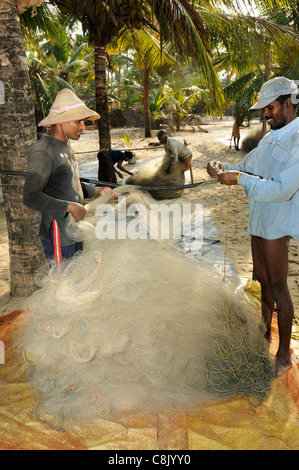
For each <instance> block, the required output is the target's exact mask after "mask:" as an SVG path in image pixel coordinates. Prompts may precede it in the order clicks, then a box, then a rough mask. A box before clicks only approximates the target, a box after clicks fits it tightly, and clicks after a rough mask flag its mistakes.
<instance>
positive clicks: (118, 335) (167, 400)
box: [18, 187, 274, 424]
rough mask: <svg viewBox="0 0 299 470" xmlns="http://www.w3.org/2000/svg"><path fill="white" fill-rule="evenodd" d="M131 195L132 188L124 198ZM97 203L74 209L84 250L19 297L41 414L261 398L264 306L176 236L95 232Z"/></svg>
mask: <svg viewBox="0 0 299 470" xmlns="http://www.w3.org/2000/svg"><path fill="white" fill-rule="evenodd" d="M125 190H126V187H124V188H123V191H125ZM105 197H106V199H105ZM138 197H141V195H140V192H139V191H134V188H131V193H130V199H129V201H130V204H131V203H132V201H134V200H137V201H139V202H140V199H138ZM142 200H143V201H144V200H145V197H144V195H142ZM105 203H107V196H104V197H103V198H100V199H99V200H96V201H93V203H91V205H90V206H89V210H90V214H91V217H90V219H89V220H85V221H82V222H79V223H77V224H76V223H75V222H74V221H72V220H71V219H70V224H69V230H70V231H72V233H73V236H74V238H75V239H84V249H83V252H81V253H79V254H77V255H76V256H75V257H74V258H73V259H72V260H69V261H65V262H64V264H63V266H62V267H61V269H57V267H55V266H53V267H52V268H51V269H50V270H49V269H48V268H45V269H44V270H42V271H41V272H40V273H39V277H38V282H39V286H40V288H39V289H38V290H37V291H36V292H35V293H34V294H33V295H32V296H31V298H30V299H28V302H27V305H26V308H27V309H28V311H30V312H31V314H30V317H29V319H28V321H27V322H25V325H24V326H23V327H22V328H21V330H20V334H19V338H18V349H19V351H21V352H22V355H23V358H24V363H25V365H26V367H27V370H28V377H29V381H30V383H31V384H32V387H33V390H34V392H35V396H36V401H37V410H39V411H38V414H39V413H43V414H45V415H46V416H50V417H56V418H55V419H57V420H58V419H61V420H62V422H63V423H64V424H67V423H68V422H75V423H77V422H84V421H87V422H90V421H93V420H95V419H97V418H102V419H103V418H105V417H111V416H113V415H116V414H120V413H124V412H131V411H146V412H150V413H156V412H159V411H167V410H171V411H182V410H187V409H191V408H192V407H194V406H196V405H198V404H199V403H200V402H201V400H205V399H207V398H224V397H225V398H227V397H232V396H236V395H238V394H243V395H244V396H245V397H246V398H247V399H248V400H252V401H253V402H255V403H257V402H258V403H259V402H260V401H262V400H263V399H265V398H266V397H267V394H268V392H269V391H270V380H271V378H273V376H274V367H273V362H272V360H271V358H270V356H269V352H268V344H267V342H266V341H265V339H264V326H263V324H262V323H261V320H260V316H259V315H258V314H257V312H256V310H255V309H253V308H252V307H251V306H249V305H248V304H247V303H246V302H244V300H243V298H242V293H241V292H240V291H239V290H238V289H237V285H236V284H233V283H232V282H230V283H229V284H227V283H224V282H223V280H222V278H221V277H219V276H218V275H217V274H216V273H215V272H214V271H213V266H208V265H207V264H205V263H202V262H199V261H198V260H195V259H194V258H193V257H190V256H187V255H186V254H184V253H182V252H180V251H179V250H178V249H177V247H176V243H175V242H174V241H172V242H169V243H168V242H167V241H164V242H162V241H161V240H159V239H150V238H147V239H135V240H133V239H129V238H128V237H126V238H125V239H119V238H115V239H102V240H100V239H99V238H98V237H97V236H96V230H95V224H96V220H98V216H95V215H94V209H95V207H96V206H98V209H97V213H99V210H100V209H101V208H102V207H103V204H105ZM127 204H128V202H127ZM111 207H114V209H115V212H117V211H118V210H119V207H118V204H117V202H112V203H111ZM132 217H133V216H132ZM136 217H137V215H136ZM115 219H117V217H116V218H115Z"/></svg>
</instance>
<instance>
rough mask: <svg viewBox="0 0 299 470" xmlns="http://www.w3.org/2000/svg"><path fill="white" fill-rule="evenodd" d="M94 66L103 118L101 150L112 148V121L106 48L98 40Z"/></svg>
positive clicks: (100, 127)
mask: <svg viewBox="0 0 299 470" xmlns="http://www.w3.org/2000/svg"><path fill="white" fill-rule="evenodd" d="M94 66H95V84H96V110H97V112H98V113H99V115H100V116H101V119H99V120H98V128H99V139H100V148H101V149H105V148H106V149H107V148H110V147H111V138H110V119H109V108H108V95H107V83H106V68H107V54H106V46H105V45H103V44H102V43H101V41H100V40H99V39H98V38H96V39H95V40H94Z"/></svg>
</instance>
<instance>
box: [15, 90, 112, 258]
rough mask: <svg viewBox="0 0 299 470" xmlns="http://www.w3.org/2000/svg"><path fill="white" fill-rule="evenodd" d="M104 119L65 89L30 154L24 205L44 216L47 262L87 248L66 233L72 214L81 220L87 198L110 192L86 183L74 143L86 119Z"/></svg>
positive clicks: (41, 226) (41, 231) (41, 228)
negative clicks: (76, 157) (81, 178)
mask: <svg viewBox="0 0 299 470" xmlns="http://www.w3.org/2000/svg"><path fill="white" fill-rule="evenodd" d="M99 118H100V116H99V114H97V113H96V112H95V111H93V110H91V109H89V108H88V107H87V106H86V105H85V104H84V103H83V101H81V100H80V99H79V98H78V97H77V96H76V95H75V94H74V93H73V92H72V91H71V90H69V89H63V90H61V91H60V92H59V93H58V95H57V96H56V99H55V101H54V103H53V105H52V107H51V109H50V112H49V115H48V116H47V117H46V118H45V119H43V120H42V121H41V122H40V123H39V126H45V127H50V131H49V134H45V135H44V136H43V137H42V138H41V139H40V140H38V141H37V142H36V143H35V144H34V145H33V148H32V150H31V152H30V156H29V161H28V168H27V175H26V179H25V186H24V197H23V200H24V204H26V205H27V206H28V207H30V208H32V209H35V210H37V211H39V212H41V213H42V220H41V225H40V237H41V241H42V245H43V248H44V251H45V255H46V257H47V258H55V260H56V263H60V262H61V259H62V258H70V257H72V256H73V255H74V253H75V252H76V251H78V250H80V249H81V248H82V244H81V243H77V242H75V241H74V240H72V239H71V238H70V237H69V235H68V234H67V233H66V231H65V223H66V217H67V215H68V213H70V214H71V215H72V216H73V218H74V220H75V221H79V220H81V219H83V218H84V216H85V213H86V210H85V208H84V206H83V201H84V197H88V198H91V197H93V196H95V195H100V194H102V193H104V192H107V191H111V196H113V195H115V193H114V192H113V191H112V190H111V189H110V188H102V189H100V188H96V187H94V186H92V185H87V184H84V183H82V185H81V182H80V178H79V169H78V164H77V161H76V160H75V156H74V154H73V151H72V149H71V147H70V146H69V145H68V141H69V140H70V139H72V140H78V139H79V138H80V136H81V134H82V132H83V131H84V130H85V121H86V120H96V119H99Z"/></svg>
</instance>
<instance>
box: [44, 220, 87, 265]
mask: <svg viewBox="0 0 299 470" xmlns="http://www.w3.org/2000/svg"><path fill="white" fill-rule="evenodd" d="M50 238H51V241H48V240H44V239H42V238H41V242H42V245H43V249H44V252H45V255H46V258H47V259H54V258H55V255H54V241H53V239H54V237H53V224H51V226H50ZM82 248H83V243H82V242H76V243H73V244H72V245H66V246H60V250H61V258H72V257H73V256H74V254H75V253H76V252H77V251H81V250H82Z"/></svg>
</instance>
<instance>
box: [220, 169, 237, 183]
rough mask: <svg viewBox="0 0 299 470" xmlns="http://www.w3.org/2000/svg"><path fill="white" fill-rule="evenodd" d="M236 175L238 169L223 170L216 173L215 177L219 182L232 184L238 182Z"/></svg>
mask: <svg viewBox="0 0 299 470" xmlns="http://www.w3.org/2000/svg"><path fill="white" fill-rule="evenodd" d="M238 176H239V172H238V171H224V172H223V173H219V174H218V175H217V179H218V181H219V183H221V184H225V185H226V186H232V185H234V184H238Z"/></svg>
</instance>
